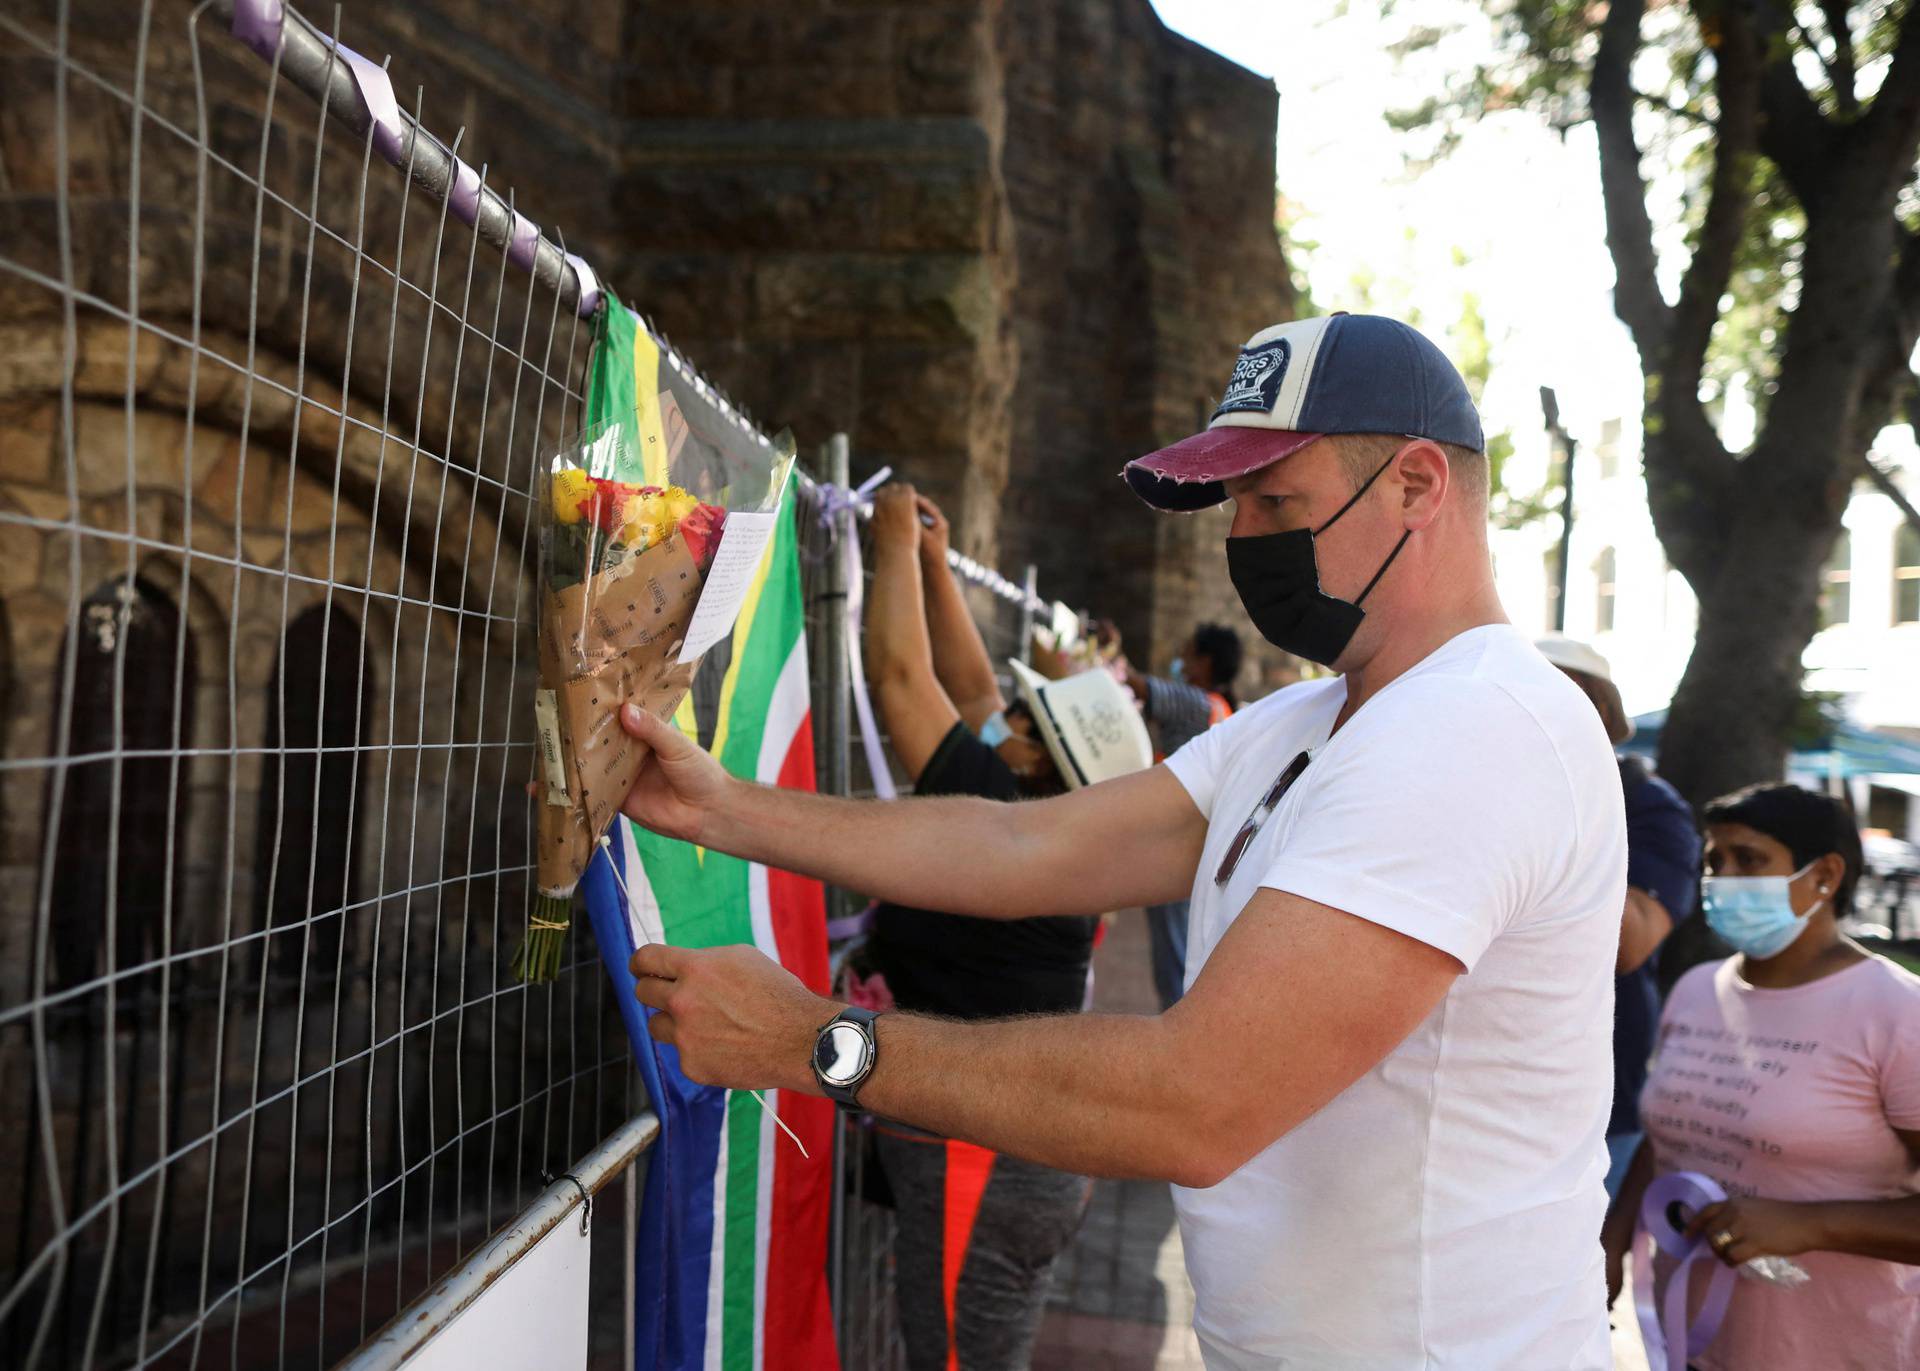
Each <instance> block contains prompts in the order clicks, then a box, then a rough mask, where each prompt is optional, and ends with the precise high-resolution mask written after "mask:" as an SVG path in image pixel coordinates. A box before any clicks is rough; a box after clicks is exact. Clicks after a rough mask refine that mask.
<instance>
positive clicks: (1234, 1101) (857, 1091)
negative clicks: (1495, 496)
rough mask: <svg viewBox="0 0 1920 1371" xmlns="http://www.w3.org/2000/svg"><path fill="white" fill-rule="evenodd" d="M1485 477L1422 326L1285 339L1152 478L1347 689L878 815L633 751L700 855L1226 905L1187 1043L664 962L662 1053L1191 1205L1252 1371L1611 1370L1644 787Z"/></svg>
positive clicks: (972, 885)
mask: <svg viewBox="0 0 1920 1371" xmlns="http://www.w3.org/2000/svg"><path fill="white" fill-rule="evenodd" d="M1482 449H1483V444H1482V441H1481V433H1480V424H1479V419H1478V416H1477V415H1476V414H1475V412H1474V408H1473V405H1472V402H1471V400H1470V399H1469V398H1468V395H1467V391H1466V387H1465V385H1464V384H1462V382H1461V380H1460V377H1459V375H1458V373H1457V372H1455V370H1454V369H1453V367H1452V366H1451V365H1449V364H1448V363H1447V361H1446V360H1445V359H1444V358H1443V357H1442V356H1441V354H1440V353H1439V351H1438V350H1437V349H1436V348H1434V346H1433V345H1432V344H1431V343H1430V342H1428V341H1427V340H1426V339H1425V338H1423V337H1421V336H1420V335H1419V334H1418V333H1416V332H1415V331H1414V330H1412V329H1410V328H1407V327H1406V326H1405V325H1403V324H1399V323H1396V322H1394V321H1391V320H1387V319H1380V318H1373V317H1367V316H1350V315H1336V316H1333V317H1331V318H1326V319H1309V320H1302V321H1299V322H1296V323H1290V324H1283V325H1280V326H1278V327H1276V328H1272V329H1267V330H1265V331H1263V332H1261V333H1259V334H1256V335H1255V336H1254V337H1253V338H1252V339H1251V340H1250V341H1249V342H1248V343H1247V344H1246V346H1245V347H1243V348H1242V349H1241V352H1240V356H1239V358H1238V360H1237V362H1236V365H1235V367H1234V372H1233V376H1232V378H1231V380H1230V382H1229V385H1228V388H1227V391H1226V395H1225V397H1224V399H1223V400H1222V402H1221V405H1220V407H1219V408H1218V409H1217V410H1216V411H1215V414H1214V417H1213V420H1212V422H1211V423H1210V425H1209V427H1208V430H1207V431H1206V432H1205V433H1202V434H1199V435H1196V436H1195V437H1193V438H1190V439H1187V440H1185V441H1184V442H1182V443H1178V444H1175V445H1174V446H1173V447H1171V448H1168V449H1164V450H1162V451H1161V452H1158V453H1155V454H1153V455H1152V456H1151V457H1148V458H1144V459H1141V460H1140V461H1138V462H1135V463H1132V464H1131V465H1130V466H1129V467H1128V470H1127V473H1126V476H1127V480H1128V481H1129V483H1130V484H1131V485H1132V486H1133V488H1134V490H1135V491H1136V492H1138V493H1139V494H1140V495H1141V496H1142V497H1143V498H1145V499H1146V500H1147V501H1148V502H1149V503H1150V504H1153V505H1156V506H1158V507H1160V508H1163V509H1198V508H1203V507H1206V506H1208V505H1213V504H1218V503H1220V502H1222V501H1223V500H1228V499H1230V500H1232V502H1233V507H1234V518H1233V526H1232V530H1231V533H1230V536H1229V537H1228V539H1227V554H1228V566H1229V569H1230V573H1231V575H1232V579H1233V582H1234V585H1235V588H1236V589H1237V590H1238V592H1239V594H1240V597H1241V600H1242V602H1243V604H1244V605H1245V606H1246V608H1247V611H1248V614H1249V616H1250V617H1251V619H1252V620H1253V623H1254V625H1255V627H1257V628H1258V629H1259V630H1260V631H1261V632H1262V633H1263V634H1264V635H1265V636H1266V637H1267V638H1268V639H1270V640H1271V641H1273V642H1275V643H1277V644H1278V645H1279V646H1281V647H1283V648H1286V649H1288V650H1289V651H1292V652H1296V653H1298V654H1300V655H1303V656H1306V657H1309V658H1313V659H1315V660H1318V661H1320V662H1322V663H1324V664H1326V665H1328V666H1330V667H1333V668H1335V669H1337V670H1338V671H1339V672H1340V673H1341V674H1340V675H1338V676H1334V677H1330V678H1327V679H1323V680H1316V681H1310V682H1306V683H1303V684H1301V685H1297V686H1293V687H1290V688H1288V689H1285V690H1282V691H1279V692H1277V693H1276V694H1274V695H1271V696H1269V697H1268V698H1266V699H1264V700H1262V701H1260V702H1258V703H1257V704H1254V705H1252V706H1251V707H1249V708H1247V709H1244V710H1242V711H1241V712H1240V713H1239V714H1237V715H1235V716H1234V717H1233V718H1232V719H1230V720H1229V721H1227V722H1226V723H1225V724H1222V725H1221V726H1220V727H1218V728H1215V729H1212V730H1210V731H1208V732H1207V733H1204V734H1202V735H1201V736H1200V737H1199V738H1197V739H1195V740H1194V741H1193V743H1191V744H1190V745H1189V746H1187V747H1186V748H1184V749H1182V750H1181V751H1180V752H1179V753H1177V754H1176V755H1175V756H1173V757H1172V758H1170V759H1169V760H1168V762H1167V763H1166V764H1165V765H1163V766H1158V767H1155V768H1153V769H1152V770H1150V771H1147V772H1143V773H1140V774H1138V775H1135V776H1129V777H1125V778H1123V779H1120V780H1115V781H1108V782H1104V783H1101V784H1098V785H1092V786H1087V787H1084V788H1081V789H1078V790H1076V791H1074V792H1072V793H1070V794H1068V795H1065V796H1062V797H1059V798H1055V799H1049V800H1044V801H1039V802H1034V803H1028V804H1023V805H1021V806H1019V807H1018V808H1017V809H1016V808H1013V807H1011V806H1005V805H997V804H994V803H991V802H987V801H979V800H967V799H924V800H910V801H905V802H901V803H896V804H879V803H857V802H849V801H842V800H834V799H830V798H827V797H822V796H810V795H799V794H794V793H791V792H782V791H776V790H770V789H766V788H762V787H756V786H751V785H748V784H746V783H744V782H741V781H737V780H734V779H731V778H729V777H728V776H726V774H725V773H724V772H723V771H721V769H720V768H719V766H718V764H717V763H715V762H714V761H713V760H712V759H711V758H710V757H708V756H707V755H706V754H705V753H703V752H701V751H700V750H699V749H698V748H696V747H694V746H693V745H692V744H691V743H689V742H687V741H686V740H685V739H684V738H682V737H681V736H680V735H679V734H678V733H675V732H673V731H672V730H671V729H670V728H667V727H665V726H663V725H661V724H659V723H658V722H656V721H654V720H652V719H649V718H641V717H639V716H637V715H636V714H635V713H633V712H632V711H628V713H627V716H626V723H627V726H628V728H629V729H630V730H631V731H632V732H634V733H635V734H636V735H637V736H638V737H640V738H641V739H643V740H644V741H646V742H647V743H649V744H651V745H652V746H653V748H654V749H655V752H656V757H655V759H654V760H652V761H650V762H649V763H648V766H647V769H646V771H645V772H644V773H643V774H642V776H641V779H640V781H639V782H638V784H636V786H635V787H634V790H633V793H632V794H631V795H630V796H629V798H628V801H627V805H626V810H627V813H629V814H630V815H631V816H633V817H634V818H635V819H637V820H638V821H640V822H641V823H643V824H645V825H647V826H649V827H651V828H654V829H656V830H658V831H660V832H663V833H667V834H670V835H673V836H677V837H681V838H685V839H688V840H691V841H697V842H700V843H702V844H704V845H706V846H709V847H717V848H720V849H723V850H725V851H729V852H737V853H740V854H741V855H743V856H747V857H750V858H753V859H755V860H759V861H764V862H769V863H772V864H775V865H780V866H785V867H790V868H794V869H798V870H802V871H806V872H810V873H812V874H815V875H818V876H821V877H823V878H825V879H827V880H830V881H834V882H837V883H839V884H841V885H845V886H848V887H851V888H853V889H857V890H862V891H866V892H870V893H872V894H874V895H877V896H880V897H882V898H885V899H888V900H892V901H894V902H896V903H899V904H903V905H913V906H926V907H932V908H938V909H950V910H955V911H958V912H963V913H968V914H975V915H980V916H984V917H989V918H1023V917H1028V916H1032V915H1046V914H1071V913H1081V912H1094V911H1099V910H1105V909H1114V908H1125V907H1129V906H1136V905H1147V904H1154V903H1161V902H1166V901H1170V900H1176V899H1181V898H1189V899H1190V900H1191V904H1192V914H1191V923H1190V930H1189V935H1188V963H1187V984H1188V990H1187V994H1186V996H1185V997H1184V998H1183V999H1182V1000H1181V1001H1180V1002H1179V1003H1178V1004H1177V1005H1175V1006H1174V1007H1173V1008H1172V1009H1171V1010H1169V1011H1168V1012H1166V1013H1165V1014H1163V1015H1160V1016H1157V1017H1135V1016H1119V1015H1078V1016H1065V1017H1057V1018H1056V1017H1030V1018H1022V1019H1017V1020H1008V1021H1003V1022H995V1023H953V1022H945V1021H941V1020H935V1019H927V1018H921V1017H917V1016H914V1015H910V1014H887V1015H884V1016H880V1017H879V1018H878V1020H877V1021H876V1020H875V1018H874V1016H872V1015H871V1014H868V1013H866V1012H864V1011H860V1010H849V1009H846V1008H844V1007H843V1006H841V1005H839V1004H837V1003H834V1002H831V1001H828V1000H824V999H821V998H820V997H818V996H815V995H813V994H812V993H811V992H809V991H807V990H806V989H805V988H804V987H802V986H801V985H800V984H799V982H798V981H795V980H794V979H793V978H792V977H790V976H788V975H787V974H786V973H785V972H784V971H782V970H781V969H780V968H779V967H778V966H776V965H775V964H773V963H772V962H770V961H768V960H767V959H765V958H764V957H761V956H760V954H758V953H757V952H754V951H752V950H751V949H746V948H719V949H710V950H706V951H700V952H692V951H683V950H678V949H670V948H660V947H646V948H642V949H641V950H640V952H639V953H638V954H636V956H635V958H634V968H633V969H634V972H635V974H636V976H638V977H639V985H638V989H637V991H636V993H637V994H638V995H639V997H640V999H641V1000H642V1001H643V1002H644V1003H646V1004H648V1005H650V1006H652V1007H653V1008H654V1009H655V1010H656V1011H658V1012H657V1013H656V1014H655V1015H654V1017H653V1019H652V1026H653V1033H654V1035H655V1036H656V1037H658V1038H660V1039H662V1040H664V1041H669V1042H676V1043H677V1044H678V1045H679V1048H680V1054H681V1061H682V1064H683V1065H684V1066H685V1068H686V1070H687V1071H688V1072H689V1074H691V1075H692V1076H693V1077H694V1078H695V1079H698V1080H706V1081H713V1082H716V1083H719V1084H723V1085H729V1086H735V1087H779V1088H783V1089H789V1090H802V1091H815V1092H818V1093H824V1094H827V1095H829V1096H831V1097H833V1098H835V1099H837V1100H839V1101H840V1102H841V1103H842V1104H844V1105H848V1106H851V1105H852V1104H853V1102H854V1101H855V1099H856V1098H857V1099H858V1102H859V1105H860V1107H862V1108H864V1109H869V1110H872V1111H873V1112H875V1113H878V1114H882V1115H886V1116H890V1117H893V1118H897V1119H901V1120H904V1121H905V1122H907V1123H910V1124H915V1125H918V1126H920V1127H922V1128H926V1129H929V1130H931V1131H933V1132H936V1133H939V1134H942V1135H944V1136H949V1137H958V1138H965V1139H969V1140H971V1141H973V1142H976V1143H979V1144H981V1145H983V1146H985V1147H988V1148H991V1149H993V1150H994V1151H995V1152H1003V1153H1009V1154H1012V1155H1015V1156H1021V1157H1027V1158H1031V1159H1032V1160H1034V1161H1036V1162H1041V1163H1045V1164H1047V1165H1050V1166H1054V1167H1058V1168H1061V1169H1063V1170H1069V1171H1077V1172H1083V1173H1090V1174H1096V1175H1110V1176H1146V1177H1163V1178H1166V1179H1168V1180H1170V1181H1172V1182H1174V1183H1175V1192H1174V1193H1175V1198H1176V1200H1177V1202H1178V1207H1179V1211H1180V1223H1181V1235H1182V1238H1183V1240H1184V1243H1185V1246H1186V1253H1187V1262H1188V1267H1189V1270H1190V1272H1191V1273H1192V1277H1193V1284H1194V1291H1195V1297H1196V1306H1195V1314H1194V1324H1195V1329H1196V1331H1197V1333H1198V1335H1199V1338H1200V1342H1201V1346H1202V1348H1203V1349H1204V1351H1205V1354H1206V1358H1207V1364H1208V1366H1209V1367H1211V1368H1216V1371H1218V1368H1242V1367H1298V1368H1313V1371H1332V1369H1335V1368H1355V1369H1356V1371H1359V1369H1364V1371H1393V1369H1394V1368H1403V1367H1404V1368H1412V1367H1461V1368H1470V1369H1471V1371H1496V1369H1497V1368H1526V1369H1527V1371H1533V1369H1535V1368H1541V1369H1544V1368H1556V1369H1557V1368H1578V1369H1579V1371H1589V1369H1593V1371H1598V1369H1599V1368H1604V1367H1607V1366H1608V1365H1610V1357H1609V1353H1608V1335H1607V1324H1606V1318H1605V1309H1604V1307H1605V1298H1606V1297H1605V1290H1604V1280H1603V1271H1602V1256H1601V1250H1600V1246H1599V1241H1598V1232H1599V1226H1600V1220H1601V1214H1602V1209H1603V1207H1604V1196H1603V1193H1602V1189H1601V1181H1602V1177H1603V1176H1604V1174H1605V1171H1606V1153H1605V1149H1604V1146H1603V1141H1602V1135H1603V1133H1604V1130H1605V1125H1606V1118H1607V1109H1608V1102H1609V1088H1610V1081H1611V1056H1610V1052H1611V1036H1610V1035H1611V1023H1612V992H1613V958H1614V949H1615V944H1616V943H1617V941H1618V938H1619V930H1620V910H1621V907H1622V902H1623V900H1624V898H1625V879H1626V835H1625V830H1624V822H1623V820H1622V817H1621V815H1622V805H1621V799H1620V786H1619V779H1618V772H1617V769H1616V767H1615V765H1614V761H1613V755H1612V752H1611V750H1610V748H1609V746H1608V743H1607V739H1606V736H1605V733H1604V731H1603V730H1602V728H1601V725H1600V721H1599V719H1598V717H1597V716H1596V715H1595V713H1594V711H1593V708H1592V706H1591V705H1589V704H1588V703H1587V701H1586V699H1585V697H1584V696H1582V695H1581V694H1580V692H1579V690H1578V689H1577V688H1576V687H1575V686H1574V685H1573V684H1572V683H1571V682H1570V681H1569V680H1568V679H1567V678H1566V677H1565V676H1564V675H1563V674H1562V673H1561V672H1559V671H1557V670H1556V669H1554V668H1553V667H1551V666H1549V665H1548V664H1547V663H1546V661H1545V660H1544V659H1542V658H1541V657H1540V656H1539V654H1538V653H1537V652H1535V651H1534V649H1533V647H1532V645H1531V644H1530V643H1529V642H1528V641H1527V640H1526V639H1525V638H1524V637H1523V636H1522V635H1521V634H1519V633H1517V632H1516V631H1515V630H1514V629H1513V628H1511V627H1510V626H1509V625H1508V624H1507V622H1506V619H1505V615H1504V613H1503V612H1502V610H1501V608H1500V604H1499V601H1498V599H1497V597H1496V596H1495V593H1494V588H1493V576H1492V569H1491V565H1490V562H1489V558H1488V552H1487V534H1486V506H1487V467H1486V459H1485V457H1484V456H1483V455H1482Z"/></svg>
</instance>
